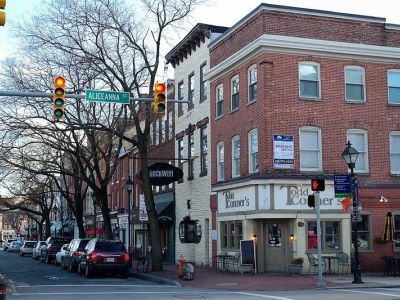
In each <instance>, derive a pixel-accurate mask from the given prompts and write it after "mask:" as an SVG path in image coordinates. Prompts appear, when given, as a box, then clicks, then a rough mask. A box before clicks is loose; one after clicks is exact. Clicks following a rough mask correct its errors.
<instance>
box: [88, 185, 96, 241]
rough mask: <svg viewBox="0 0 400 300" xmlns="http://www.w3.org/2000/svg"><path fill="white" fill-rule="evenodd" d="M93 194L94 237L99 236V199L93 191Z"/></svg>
mask: <svg viewBox="0 0 400 300" xmlns="http://www.w3.org/2000/svg"><path fill="white" fill-rule="evenodd" d="M90 195H91V196H92V204H93V215H94V237H95V238H97V215H96V214H97V210H96V203H97V201H96V200H97V199H96V196H95V195H94V194H93V192H91V193H90Z"/></svg>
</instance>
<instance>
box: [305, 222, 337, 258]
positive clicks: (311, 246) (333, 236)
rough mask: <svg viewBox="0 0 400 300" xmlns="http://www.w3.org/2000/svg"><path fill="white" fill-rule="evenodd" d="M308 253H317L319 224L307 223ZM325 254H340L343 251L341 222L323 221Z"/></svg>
mask: <svg viewBox="0 0 400 300" xmlns="http://www.w3.org/2000/svg"><path fill="white" fill-rule="evenodd" d="M306 232H307V251H317V247H318V242H317V222H316V221H308V222H307V231H306ZM321 233H322V237H321V240H322V243H321V250H322V251H323V252H338V251H341V250H342V233H341V222H339V221H321Z"/></svg>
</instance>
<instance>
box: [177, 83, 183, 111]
mask: <svg viewBox="0 0 400 300" xmlns="http://www.w3.org/2000/svg"><path fill="white" fill-rule="evenodd" d="M178 100H183V81H181V82H179V83H178ZM182 114H183V107H182V103H178V115H179V116H180V115H182Z"/></svg>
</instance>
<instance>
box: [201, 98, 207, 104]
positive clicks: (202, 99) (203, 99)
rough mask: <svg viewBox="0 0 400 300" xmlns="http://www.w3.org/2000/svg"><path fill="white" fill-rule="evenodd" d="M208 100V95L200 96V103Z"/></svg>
mask: <svg viewBox="0 0 400 300" xmlns="http://www.w3.org/2000/svg"><path fill="white" fill-rule="evenodd" d="M206 100H207V97H203V98H200V101H199V103H203V102H204V101H206Z"/></svg>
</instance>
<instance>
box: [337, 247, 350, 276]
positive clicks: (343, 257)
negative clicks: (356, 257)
mask: <svg viewBox="0 0 400 300" xmlns="http://www.w3.org/2000/svg"><path fill="white" fill-rule="evenodd" d="M336 257H337V258H338V273H339V274H344V270H345V269H346V274H347V273H349V270H350V267H351V263H350V257H349V255H348V254H347V253H344V252H339V253H336ZM340 267H342V273H340Z"/></svg>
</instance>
